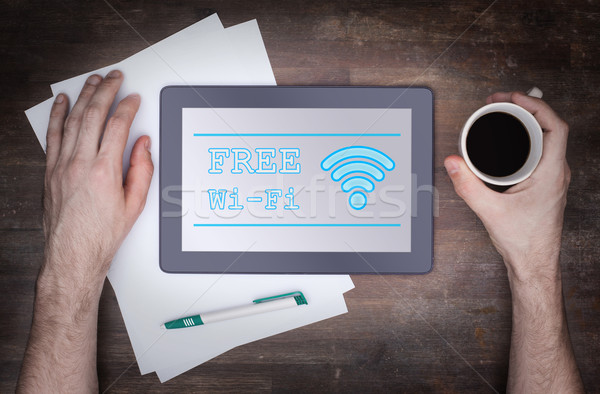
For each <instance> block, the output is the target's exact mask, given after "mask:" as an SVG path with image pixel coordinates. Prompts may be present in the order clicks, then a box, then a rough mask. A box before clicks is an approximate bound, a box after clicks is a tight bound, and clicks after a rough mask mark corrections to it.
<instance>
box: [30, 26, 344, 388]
mask: <svg viewBox="0 0 600 394" xmlns="http://www.w3.org/2000/svg"><path fill="white" fill-rule="evenodd" d="M113 68H119V69H120V70H121V71H123V73H124V75H125V81H124V83H123V86H122V87H121V90H120V91H119V94H118V96H117V99H121V98H123V97H125V96H126V95H127V94H130V93H133V92H136V93H139V94H140V95H141V97H142V103H141V106H140V110H139V112H138V114H137V116H136V119H135V121H134V123H133V125H132V127H131V135H130V138H129V141H128V144H127V149H126V156H125V157H126V158H125V160H124V164H125V165H127V164H128V160H127V158H128V156H129V152H130V149H131V147H132V146H133V142H135V140H136V139H137V138H138V137H139V136H141V135H143V134H148V135H149V136H150V137H151V138H152V155H153V160H154V165H155V172H154V177H153V180H152V184H151V186H150V191H149V194H148V200H147V203H146V208H145V210H144V212H143V213H142V215H141V216H140V218H139V219H138V221H137V223H136V224H135V226H134V228H133V229H132V231H131V233H130V234H129V236H128V237H127V239H126V240H125V241H124V243H123V245H122V247H121V248H120V250H119V251H118V253H117V255H116V256H115V259H114V261H113V263H112V266H111V269H110V271H109V273H108V278H109V280H110V282H111V284H112V286H113V288H114V290H115V293H116V295H117V299H118V302H119V306H120V308H121V312H122V314H123V319H124V320H125V324H126V327H127V331H128V334H129V337H130V340H131V343H132V347H133V349H134V352H135V355H136V358H137V361H138V364H139V367H140V371H141V372H142V374H144V373H148V372H152V371H157V373H158V374H159V377H160V379H161V381H165V380H168V379H170V378H172V377H174V376H176V375H178V374H180V373H182V372H184V371H186V370H188V369H190V368H193V367H194V366H196V365H198V364H200V363H202V362H205V361H207V360H209V359H211V358H213V357H215V356H217V355H219V354H221V353H223V352H225V351H227V350H229V349H232V348H233V347H236V346H239V345H241V344H244V343H248V342H252V341H255V340H257V339H260V338H264V337H266V336H269V335H274V334H276V333H280V332H284V331H287V330H290V329H292V328H296V327H300V326H303V325H306V324H309V323H312V322H315V321H319V320H323V319H326V318H328V317H332V316H336V315H338V314H340V313H344V312H345V311H346V309H345V303H344V301H343V293H344V292H346V291H348V290H350V289H351V288H353V284H352V281H351V280H350V278H349V277H348V276H347V275H337V276H306V275H278V276H276V277H273V276H269V275H179V274H174V275H173V274H165V273H163V272H162V271H161V270H160V268H159V265H158V219H159V218H158V202H159V190H158V168H159V163H158V159H159V158H158V152H159V130H158V125H159V92H160V89H161V88H162V87H164V86H166V85H170V84H177V85H185V84H192V85H193V84H196V85H211V84H214V85H232V84H233V85H246V84H248V85H249V84H254V85H273V84H275V79H274V76H273V73H272V70H271V67H270V64H269V60H268V57H267V54H266V51H265V47H264V44H263V42H262V37H261V35H260V31H259V30H258V25H257V23H256V21H250V22H246V23H244V24H241V25H237V26H234V27H231V28H228V29H223V28H222V25H221V23H220V21H219V20H218V17H217V16H216V15H213V16H211V17H208V18H206V19H204V20H202V21H200V22H198V23H196V24H194V25H192V26H190V27H189V28H187V29H185V30H183V31H181V32H179V33H177V34H175V35H173V36H171V37H169V38H167V39H165V40H163V41H161V42H159V43H157V44H155V45H153V46H152V47H151V48H147V49H145V50H143V51H141V52H139V53H137V54H135V55H133V56H131V57H129V58H127V59H125V60H123V61H122V62H120V63H118V64H116V65H114V66H110V67H105V68H102V69H100V70H96V71H95V72H98V73H99V74H102V75H104V74H105V73H106V72H107V71H108V70H110V69H113ZM90 74H92V72H90V73H86V74H83V75H81V76H78V77H74V78H71V79H69V80H66V81H63V82H59V83H56V84H54V85H52V91H53V93H54V94H55V95H56V94H58V93H59V92H63V93H66V94H67V95H68V96H69V97H70V99H71V103H72V104H73V103H74V100H75V99H76V97H77V96H78V94H79V91H80V89H81V86H82V85H83V82H84V81H85V79H86V78H87V77H88V76H89V75H90ZM51 104H52V100H47V101H45V102H43V103H41V104H39V105H37V106H35V107H33V108H31V109H29V110H28V111H26V113H27V116H28V118H29V120H30V123H31V124H32V127H33V128H34V131H35V133H36V135H37V136H38V139H39V140H40V143H41V144H42V146H45V134H46V128H47V124H48V114H49V111H50V107H51ZM232 263H234V262H232ZM234 264H235V263H234ZM296 290H300V291H303V292H304V294H305V295H306V297H307V298H308V299H309V306H308V307H306V308H304V307H303V308H298V309H299V310H296V308H294V309H291V310H287V311H285V310H284V311H278V312H274V313H273V314H272V315H273V316H269V317H268V319H264V318H263V317H264V316H262V317H261V316H256V317H251V318H248V319H249V321H248V322H246V321H245V322H244V324H240V323H239V322H236V321H231V322H223V323H219V324H218V326H217V327H214V326H213V327H210V326H208V325H207V326H203V327H197V328H193V329H189V330H186V329H183V330H177V331H174V332H168V333H166V332H165V331H164V330H162V329H161V328H160V324H161V323H164V322H165V321H169V320H172V319H174V318H177V317H181V316H183V315H185V314H193V313H198V312H200V311H202V310H207V308H209V307H211V308H215V309H219V308H220V307H228V306H235V305H243V304H245V303H247V302H249V300H252V299H255V298H261V297H265V296H270V295H276V294H280V293H286V292H290V291H296ZM280 312H281V313H280ZM293 312H296V313H293ZM275 322H276V323H275ZM200 328H202V330H199V329H200Z"/></svg>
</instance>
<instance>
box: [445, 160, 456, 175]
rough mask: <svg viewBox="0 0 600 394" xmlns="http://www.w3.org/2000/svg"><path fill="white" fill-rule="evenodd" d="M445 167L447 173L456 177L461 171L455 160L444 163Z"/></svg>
mask: <svg viewBox="0 0 600 394" xmlns="http://www.w3.org/2000/svg"><path fill="white" fill-rule="evenodd" d="M444 166H445V167H446V171H448V174H449V175H454V174H456V173H457V172H458V170H459V167H458V164H457V163H456V162H455V161H454V160H446V161H445V162H444Z"/></svg>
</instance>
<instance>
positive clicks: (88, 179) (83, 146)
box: [40, 70, 154, 289]
mask: <svg viewBox="0 0 600 394" xmlns="http://www.w3.org/2000/svg"><path fill="white" fill-rule="evenodd" d="M122 81H123V75H122V73H121V72H119V71H117V70H115V71H112V72H111V73H109V74H108V75H107V76H106V78H104V79H102V78H101V77H100V76H98V75H92V76H90V77H89V78H88V80H87V81H86V83H85V85H84V87H83V89H82V90H81V94H80V95H79V98H78V100H77V102H76V103H75V105H74V106H73V110H72V111H71V113H70V114H68V115H67V113H68V108H69V105H68V100H67V98H66V96H65V95H64V94H60V95H58V96H57V99H56V101H55V103H54V105H53V107H52V111H51V114H50V123H49V126H48V134H47V154H46V166H47V167H46V176H45V192H44V233H45V237H46V250H45V262H44V266H43V269H42V275H40V278H41V279H43V278H46V277H48V276H49V277H51V278H52V279H53V283H56V282H57V281H59V282H60V284H61V285H62V286H68V287H69V288H70V287H71V286H75V287H83V288H89V287H90V286H92V287H94V286H96V288H98V287H99V288H100V289H101V287H102V283H103V282H104V278H105V276H106V273H107V272H108V268H109V266H110V263H111V261H112V259H113V256H114V254H115V253H116V251H117V249H118V248H119V246H120V245H121V243H122V241H123V240H124V238H125V237H126V235H127V234H128V232H129V230H130V229H131V227H132V226H133V224H134V223H135V221H136V219H137V217H138V216H139V215H140V213H141V212H142V210H143V208H144V205H145V202H146V196H147V193H148V188H149V187H150V181H151V179H152V173H153V170H154V167H153V164H152V159H151V157H150V149H149V148H150V138H149V137H148V136H143V137H140V138H139V139H138V140H137V141H136V143H135V145H134V147H133V150H132V152H131V160H130V168H129V171H128V172H127V176H126V177H125V182H123V175H122V171H123V170H122V162H123V151H124V150H125V144H126V142H127V138H128V136H129V128H130V126H131V123H132V122H133V119H134V117H135V114H136V113H137V110H138V108H139V105H140V97H139V96H138V95H130V96H127V97H126V98H125V99H123V100H122V101H121V102H120V103H119V104H118V106H117V109H116V111H115V113H114V115H113V116H112V117H111V118H110V119H108V121H106V117H107V115H108V111H109V109H110V107H111V105H112V103H113V101H114V99H115V96H116V94H117V92H118V90H119V88H120V86H121V83H122ZM105 122H106V126H105ZM100 140H102V141H100Z"/></svg>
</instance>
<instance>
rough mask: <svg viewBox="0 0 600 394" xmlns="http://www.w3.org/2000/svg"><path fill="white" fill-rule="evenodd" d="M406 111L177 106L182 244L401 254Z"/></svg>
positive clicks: (407, 228)
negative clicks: (180, 144)
mask: <svg viewBox="0 0 600 394" xmlns="http://www.w3.org/2000/svg"><path fill="white" fill-rule="evenodd" d="M411 113H412V110H411V109H406V108H390V109H367V108H361V109H356V108H183V109H182V201H181V202H182V211H181V213H182V220H181V226H182V242H181V250H182V251H185V252H187V251H228V252H233V251H236V252H243V251H253V252H257V251H260V252H410V251H411V250H410V249H411V195H412V191H411V126H412V119H411Z"/></svg>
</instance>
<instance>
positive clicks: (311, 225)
mask: <svg viewBox="0 0 600 394" xmlns="http://www.w3.org/2000/svg"><path fill="white" fill-rule="evenodd" d="M194 227H400V223H348V224H337V223H298V224H294V223H206V224H203V223H194Z"/></svg>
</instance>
